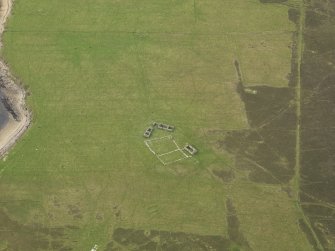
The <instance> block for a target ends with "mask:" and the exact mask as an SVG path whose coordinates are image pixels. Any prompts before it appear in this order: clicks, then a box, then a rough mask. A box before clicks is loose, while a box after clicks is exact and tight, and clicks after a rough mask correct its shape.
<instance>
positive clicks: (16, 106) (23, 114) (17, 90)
mask: <svg viewBox="0 0 335 251" xmlns="http://www.w3.org/2000/svg"><path fill="white" fill-rule="evenodd" d="M12 4H13V0H0V6H1V8H0V36H1V35H2V33H3V31H4V26H5V23H6V21H7V19H8V17H9V15H10V13H11V10H12ZM1 46H2V43H1V44H0V47H1ZM0 92H1V94H2V96H3V97H4V98H5V99H6V100H7V103H8V104H9V105H10V108H11V110H12V111H14V112H15V114H16V115H17V116H16V118H14V117H13V116H10V118H9V121H8V123H7V125H6V126H5V127H4V128H3V129H2V130H1V131H0V157H2V156H3V155H4V154H6V153H7V152H8V150H9V149H10V148H11V147H12V146H13V145H14V144H15V142H16V141H17V140H18V139H19V137H20V136H21V135H22V134H23V133H24V132H25V131H26V129H27V128H28V127H29V125H30V122H31V115H30V112H29V111H28V110H27V108H26V105H25V90H24V89H23V88H22V87H21V86H20V85H18V84H17V81H16V80H15V78H14V77H13V76H12V75H11V74H10V72H9V69H8V67H7V65H6V64H5V63H4V62H3V61H0Z"/></svg>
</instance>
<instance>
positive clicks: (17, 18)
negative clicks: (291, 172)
mask: <svg viewBox="0 0 335 251" xmlns="http://www.w3.org/2000/svg"><path fill="white" fill-rule="evenodd" d="M293 29H294V26H293V24H291V23H290V22H289V21H288V19H287V8H286V7H284V6H280V5H271V4H268V5H263V4H260V3H259V1H256V0H252V1H244V0H234V1H232V0H229V1H219V0H217V1H211V2H206V1H202V2H199V1H196V5H195V6H194V1H193V0H183V1H176V0H173V1H154V0H144V1H130V0H125V1H107V0H95V1H91V0H80V1H79V0H71V1H65V0H58V1H52V2H50V1H43V0H31V1H23V0H16V1H15V8H14V12H13V15H12V17H11V18H10V21H9V23H8V25H7V30H6V32H5V34H4V45H5V49H4V50H3V51H2V54H3V56H4V58H5V59H6V61H7V62H8V63H9V65H10V67H11V69H12V71H13V73H14V74H15V75H16V76H18V77H19V78H20V79H22V81H23V82H24V83H25V84H26V85H28V86H29V91H30V92H31V93H32V96H31V97H29V99H28V104H29V106H30V108H31V109H32V110H33V116H34V121H33V125H32V127H31V128H30V129H29V131H28V132H27V133H26V135H25V136H24V137H23V139H22V140H21V141H20V142H19V143H18V144H17V145H16V147H15V148H14V149H13V150H12V151H11V153H10V154H9V156H8V158H7V160H6V161H5V162H2V163H1V164H0V169H3V168H6V170H5V171H4V172H3V174H2V177H1V179H0V190H1V191H2V192H1V194H0V201H1V202H3V203H4V207H5V208H6V209H7V210H8V211H9V212H10V214H11V215H12V217H14V218H16V219H18V220H19V222H21V223H26V224H31V223H33V222H35V223H38V224H42V225H43V226H49V227H56V226H60V227H62V226H64V225H75V226H79V227H80V230H78V231H77V232H71V236H70V239H73V240H76V241H77V242H76V244H73V243H72V244H71V245H73V246H74V250H88V249H89V248H91V247H93V245H94V244H99V246H104V245H105V244H106V243H107V242H108V241H110V239H111V235H112V232H113V229H115V228H116V227H128V228H135V229H157V230H167V231H184V232H189V233H196V234H206V235H225V236H226V235H227V223H226V208H225V199H226V198H227V196H232V197H233V200H236V209H237V212H240V213H242V215H243V213H244V212H245V210H248V212H249V213H250V215H256V216H255V217H253V218H251V217H246V216H245V217H241V219H240V221H241V228H242V229H243V230H244V234H245V236H246V237H247V239H248V240H249V242H250V243H251V246H252V247H253V248H254V250H270V249H272V250H274V249H273V247H274V246H273V245H274V243H276V244H277V243H281V245H283V250H308V249H309V248H310V247H309V244H308V243H307V240H306V239H304V236H303V234H302V233H301V232H299V229H298V226H297V224H296V221H297V215H296V212H295V211H294V209H292V208H291V206H292V205H293V203H292V202H291V201H290V198H288V197H287V196H286V195H285V194H283V192H281V191H280V188H279V187H276V188H275V189H272V190H271V192H269V194H267V196H265V197H261V196H258V193H259V191H260V190H261V191H263V190H262V189H265V190H267V187H266V186H265V187H262V185H258V186H261V188H259V187H258V186H256V185H254V184H252V183H245V182H244V180H245V178H244V177H243V175H242V176H241V177H240V178H238V179H237V180H236V181H234V183H233V185H232V186H230V185H224V184H222V183H220V182H218V181H217V180H215V179H212V178H211V177H210V175H209V173H208V171H207V168H210V167H213V166H215V167H225V166H226V165H227V163H229V164H232V165H233V161H232V160H231V159H232V158H231V156H230V155H229V154H228V153H226V152H224V151H222V150H221V149H219V148H218V147H217V144H216V142H217V140H220V138H217V136H213V135H211V134H210V131H211V130H223V131H224V130H239V129H246V128H248V122H247V118H246V114H245V110H244V106H243V103H242V101H241V100H240V97H239V96H238V94H237V93H236V91H235V84H234V83H235V82H236V79H237V77H236V72H235V69H234V65H233V61H234V59H236V58H237V59H238V60H239V61H240V63H241V69H242V73H243V76H244V78H245V80H246V82H250V84H255V83H256V84H257V83H261V84H267V85H270V86H275V87H277V86H287V83H288V81H287V79H285V78H286V76H287V74H288V73H289V71H290V56H291V54H290V53H291V52H290V50H289V49H288V48H287V46H288V45H289V44H290V43H291V36H290V34H289V32H290V31H292V30H293ZM262 41H265V44H266V46H267V47H266V49H263V47H262V46H263V45H261V42H262ZM252 46H255V48H252ZM265 63H266V64H267V68H266V70H265V71H264V69H263V68H262V66H263V65H264V64H265ZM152 121H166V122H167V123H170V124H173V125H175V126H176V132H175V133H174V137H175V138H176V140H177V142H178V143H180V144H183V143H184V142H185V143H186V142H188V143H191V144H194V145H195V146H196V147H197V148H198V149H199V154H198V155H197V156H196V157H195V159H196V161H188V160H187V161H185V162H178V163H176V164H175V165H171V166H168V167H164V166H162V164H161V163H160V162H159V160H158V159H157V158H156V157H155V156H154V155H153V154H152V153H151V152H150V151H149V150H148V148H147V147H146V146H145V144H144V143H143V141H144V138H143V137H142V135H143V132H144V130H145V128H146V127H147V125H148V123H151V122H152ZM222 138H223V136H221V139H222ZM192 159H193V158H192ZM176 170H177V172H175V171H176ZM180 170H183V171H182V172H181V171H180ZM255 186H256V187H255ZM278 190H279V191H278ZM276 196H279V197H280V199H278V200H276V199H275V198H276ZM254 197H256V198H257V202H259V203H261V207H258V208H256V207H254V206H252V200H251V199H250V198H254ZM244 199H245V200H246V201H247V203H244ZM55 200H57V201H58V202H59V206H55V203H54V201H55ZM15 201H21V202H15ZM25 201H27V203H26V202H25ZM29 201H31V202H29ZM273 201H278V203H281V205H282V206H283V207H285V208H287V210H278V209H277V206H278V205H277V203H275V202H273ZM269 202H273V203H269ZM28 205H29V206H28ZM70 205H72V206H76V207H78V208H79V209H80V212H81V215H82V218H81V219H76V218H74V217H73V216H72V215H71V214H69V213H68V208H69V206H70ZM115 205H117V206H119V207H120V208H121V217H120V218H116V217H115V216H114V214H113V207H114V206H115ZM246 205H249V207H247V208H246ZM260 208H261V209H260ZM265 211H266V212H268V211H269V212H271V213H270V214H271V215H272V214H273V215H275V217H273V218H272V217H269V218H267V224H269V225H271V227H270V228H271V231H269V232H267V231H254V229H259V228H261V227H263V223H264V222H263V221H259V220H258V219H259V217H261V218H262V215H261V214H262V212H265ZM97 214H99V215H103V216H104V220H103V221H102V222H101V221H99V220H97V218H96V216H97ZM283 219H287V221H283ZM287 230H289V231H288V233H290V234H282V233H283V232H282V231H287ZM274 236H275V239H276V241H274ZM271 247H272V248H271Z"/></svg>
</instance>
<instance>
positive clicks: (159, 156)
mask: <svg viewBox="0 0 335 251" xmlns="http://www.w3.org/2000/svg"><path fill="white" fill-rule="evenodd" d="M165 139H168V140H170V141H171V142H173V144H174V145H175V149H173V150H170V151H167V152H165V151H164V152H162V153H158V152H157V151H155V150H154V148H153V146H152V145H150V144H151V143H152V142H159V141H162V140H165ZM144 144H145V145H146V146H147V147H148V149H149V150H150V152H151V153H152V154H153V155H155V156H156V158H157V159H158V160H159V161H160V162H161V163H162V164H163V165H164V166H167V165H170V164H173V163H176V162H179V161H182V160H184V159H188V158H192V156H190V155H188V154H186V153H185V152H184V150H183V149H182V148H180V146H179V145H178V144H177V142H176V141H175V140H174V138H173V137H172V136H171V135H170V136H164V137H160V138H153V139H148V140H145V141H144ZM178 152H179V153H180V155H181V156H182V157H180V158H176V159H173V160H171V161H166V160H164V158H163V157H164V156H169V155H170V156H171V155H172V154H174V153H178Z"/></svg>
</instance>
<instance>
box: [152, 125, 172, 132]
mask: <svg viewBox="0 0 335 251" xmlns="http://www.w3.org/2000/svg"><path fill="white" fill-rule="evenodd" d="M155 124H157V128H158V129H161V130H165V131H168V132H173V131H174V126H172V125H167V124H163V123H155Z"/></svg>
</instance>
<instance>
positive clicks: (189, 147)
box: [184, 144, 198, 155]
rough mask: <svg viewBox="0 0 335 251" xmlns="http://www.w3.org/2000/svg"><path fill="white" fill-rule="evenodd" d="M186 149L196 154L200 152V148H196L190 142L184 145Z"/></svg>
mask: <svg viewBox="0 0 335 251" xmlns="http://www.w3.org/2000/svg"><path fill="white" fill-rule="evenodd" d="M184 150H185V151H187V152H188V153H190V154H191V155H194V154H196V153H197V152H198V150H197V149H195V147H193V146H191V145H190V144H186V146H185V147H184Z"/></svg>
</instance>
